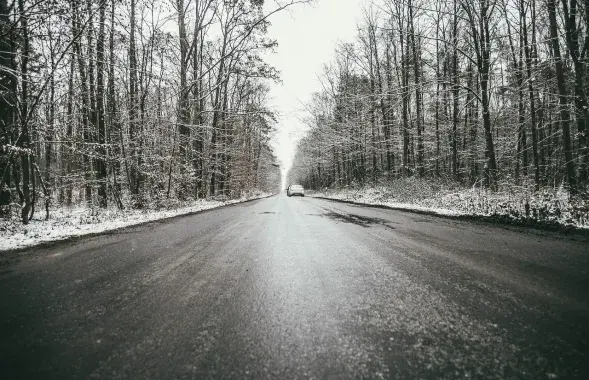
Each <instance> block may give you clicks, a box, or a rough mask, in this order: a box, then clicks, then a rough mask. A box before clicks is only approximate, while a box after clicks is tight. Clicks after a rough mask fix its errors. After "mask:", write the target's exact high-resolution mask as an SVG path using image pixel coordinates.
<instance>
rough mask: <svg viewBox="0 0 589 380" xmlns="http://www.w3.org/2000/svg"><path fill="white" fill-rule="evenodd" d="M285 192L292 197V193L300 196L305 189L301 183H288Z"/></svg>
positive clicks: (303, 194) (302, 195)
mask: <svg viewBox="0 0 589 380" xmlns="http://www.w3.org/2000/svg"><path fill="white" fill-rule="evenodd" d="M286 194H287V195H288V196H289V197H292V196H293V195H300V196H301V197H304V196H305V189H304V188H303V186H301V185H290V186H289V187H288V189H287V190H286Z"/></svg>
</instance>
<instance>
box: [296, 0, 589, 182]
mask: <svg viewBox="0 0 589 380" xmlns="http://www.w3.org/2000/svg"><path fill="white" fill-rule="evenodd" d="M358 31H359V32H358V36H357V40H356V41H355V42H354V43H348V44H340V45H339V46H338V47H337V49H336V51H335V54H336V58H335V59H334V61H333V62H332V63H331V64H329V65H327V66H326V67H325V70H324V73H323V74H322V77H321V78H322V82H323V88H324V90H323V91H322V92H321V93H319V94H316V95H315V97H314V99H313V101H312V102H311V104H309V105H308V109H309V112H310V115H311V116H310V117H309V120H308V123H307V124H308V125H309V127H310V128H309V132H308V134H307V136H306V137H305V138H303V139H302V140H301V141H300V143H299V145H298V149H297V153H296V156H295V159H294V164H293V167H292V169H291V171H290V174H289V176H290V181H291V182H302V183H303V184H304V185H306V187H310V188H324V187H339V186H345V185H350V184H359V185H364V184H370V183H375V182H377V181H379V180H385V179H394V178H399V177H407V176H418V177H423V178H426V179H427V178H431V179H433V180H435V179H436V178H441V177H443V178H445V179H450V180H452V181H456V182H457V183H461V184H462V185H464V186H472V185H484V186H488V187H489V188H491V189H495V190H496V189H499V188H501V187H502V186H503V185H509V186H514V185H516V186H522V185H523V186H527V187H528V188H531V189H534V188H535V189H536V190H538V189H540V188H541V187H545V186H551V187H554V186H558V185H561V184H565V185H566V186H567V187H568V188H569V189H570V191H571V193H573V194H575V193H576V194H579V193H583V192H585V193H586V191H587V185H588V182H589V136H588V124H589V108H588V99H587V97H588V96H589V88H588V85H587V84H588V82H589V77H588V70H589V65H588V63H589V57H588V55H589V51H588V50H589V3H587V2H579V3H578V2H577V1H576V0H543V1H539V0H475V1H471V0H451V1H426V0H379V1H376V2H374V3H373V4H372V5H371V6H369V7H367V8H366V10H365V12H364V15H363V22H362V23H361V24H360V25H359V27H358Z"/></svg>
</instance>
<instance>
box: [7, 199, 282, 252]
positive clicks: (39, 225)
mask: <svg viewBox="0 0 589 380" xmlns="http://www.w3.org/2000/svg"><path fill="white" fill-rule="evenodd" d="M269 195H271V194H270V193H258V194H256V195H253V196H249V197H243V198H240V199H232V200H198V201H192V202H186V203H183V204H180V205H178V207H175V208H173V209H165V210H153V209H143V210H136V209H128V210H118V209H115V208H108V209H91V208H88V207H85V206H76V207H71V208H67V207H61V208H56V209H53V210H50V215H51V218H50V219H49V220H47V221H46V220H44V219H43V218H44V215H45V213H44V212H42V211H39V212H37V214H36V217H35V218H33V219H32V220H31V221H30V222H29V224H28V225H23V224H22V223H20V221H18V220H17V219H15V218H13V219H9V220H6V219H0V252H1V251H6V250H13V249H19V248H25V247H32V246H35V245H38V244H41V243H46V242H53V241H58V240H64V239H69V238H72V237H76V236H83V235H89V234H96V233H101V232H106V231H112V230H116V229H119V228H123V227H128V226H133V225H138V224H142V223H146V222H152V221H156V220H160V219H165V218H170V217H174V216H179V215H185V214H190V213H194V212H198V211H204V210H209V209H212V208H217V207H221V206H226V205H230V204H235V203H240V202H244V201H248V200H252V199H259V198H264V197H267V196H269Z"/></svg>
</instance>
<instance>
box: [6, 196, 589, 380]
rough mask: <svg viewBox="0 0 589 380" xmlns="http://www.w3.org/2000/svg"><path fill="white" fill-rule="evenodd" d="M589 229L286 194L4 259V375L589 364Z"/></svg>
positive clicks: (508, 372) (491, 371)
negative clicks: (577, 235)
mask: <svg viewBox="0 0 589 380" xmlns="http://www.w3.org/2000/svg"><path fill="white" fill-rule="evenodd" d="M588 343H589V243H588V242H587V241H575V240H571V239H565V238H562V237H558V236H543V235H542V234H540V233H522V232H521V231H519V232H518V231H514V230H509V229H506V228H502V227H494V226H490V225H485V224H481V223H478V224H477V223H469V222H464V221H456V220H449V219H444V218H439V217H433V216H424V215H418V214H412V213H407V212H399V211H392V210H385V209H377V208H369V207H361V206H356V205H350V204H344V203H337V202H332V201H326V200H322V199H315V198H310V197H305V198H294V197H293V198H287V197H286V196H284V195H279V196H274V197H271V198H267V199H262V200H258V201H253V202H248V203H244V204H239V205H235V206H229V207H224V208H220V209H215V210H210V211H207V212H203V213H200V214H196V215H192V216H186V217H179V218H175V219H171V220H168V221H163V222H160V223H152V224H147V225H143V226H139V227H134V228H127V229H124V230H120V231H118V232H116V233H112V234H109V235H103V236H96V237H92V238H87V239H81V240H77V241H75V242H69V243H61V244H57V245H55V246H53V247H50V248H42V249H36V250H31V251H29V252H25V253H23V254H21V255H19V259H18V260H16V261H13V262H11V263H9V264H6V265H3V266H2V267H0V374H1V375H0V377H2V378H3V379H19V378H27V379H29V378H30V379H34V378H38V379H69V378H97V379H98V378H100V379H118V378H138V379H148V378H150V379H151V378H153V379H155V378H158V379H175V378H177V379H197V378H198V379H208V378H211V379H221V378H234V379H264V378H276V379H295V378H316V379H348V378H350V379H352V378H353V379H359V378H369V379H375V378H400V379H418V378H448V379H455V378H467V377H469V378H484V379H492V378H496V379H507V378H527V379H555V378H561V379H574V378H579V379H581V378H585V379H587V378H589V365H587V363H588V362H589V345H588Z"/></svg>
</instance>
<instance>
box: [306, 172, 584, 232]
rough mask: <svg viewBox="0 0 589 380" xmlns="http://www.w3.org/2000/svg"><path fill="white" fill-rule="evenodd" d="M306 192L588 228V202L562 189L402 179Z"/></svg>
mask: <svg viewBox="0 0 589 380" xmlns="http://www.w3.org/2000/svg"><path fill="white" fill-rule="evenodd" d="M309 195H311V196H316V197H324V198H330V199H336V200H344V201H351V202H356V203H364V204H369V205H377V206H386V207H391V208H395V209H402V210H408V211H422V212H428V213H432V214H436V215H443V216H464V215H473V216H485V217H489V216H495V217H502V218H506V219H509V220H513V221H535V222H541V223H547V224H551V225H560V226H572V227H576V228H584V229H589V204H587V202H586V201H581V200H578V199H571V197H570V196H569V194H568V192H566V191H565V190H564V189H562V188H558V189H554V190H552V189H551V190H544V191H542V192H534V191H526V189H522V188H518V189H505V190H503V191H499V192H493V191H490V190H486V189H481V188H470V189H468V188H466V189H465V188H455V187H452V186H444V185H442V186H438V185H435V186H432V185H431V184H429V183H426V182H425V181H419V180H405V181H399V182H395V183H392V184H388V185H381V186H375V187H365V188H344V189H331V190H325V191H322V192H313V193H312V194H309Z"/></svg>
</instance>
